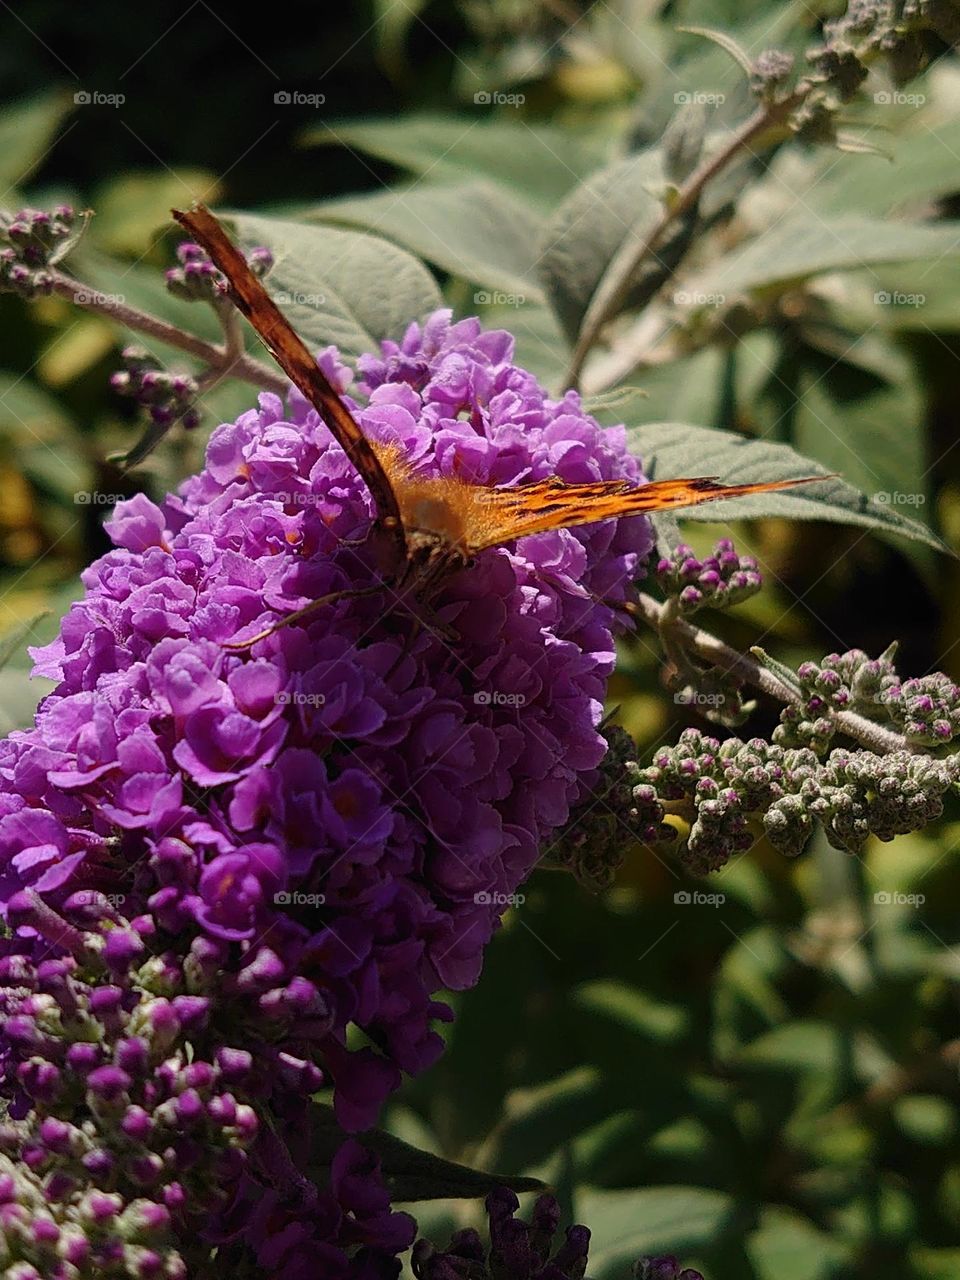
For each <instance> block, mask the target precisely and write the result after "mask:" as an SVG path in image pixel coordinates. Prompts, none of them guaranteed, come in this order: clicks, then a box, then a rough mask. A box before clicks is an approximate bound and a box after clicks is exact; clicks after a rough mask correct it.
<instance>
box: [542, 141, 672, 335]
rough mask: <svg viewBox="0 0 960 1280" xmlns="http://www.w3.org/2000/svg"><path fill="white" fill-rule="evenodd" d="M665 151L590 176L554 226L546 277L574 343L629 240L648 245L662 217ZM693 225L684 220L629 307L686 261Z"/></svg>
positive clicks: (546, 235)
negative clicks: (657, 192) (655, 190)
mask: <svg viewBox="0 0 960 1280" xmlns="http://www.w3.org/2000/svg"><path fill="white" fill-rule="evenodd" d="M662 176H663V171H662V167H661V158H660V153H659V151H644V152H641V153H640V154H639V155H635V156H630V157H629V159H626V160H620V161H618V162H617V163H616V164H613V165H610V166H609V167H608V168H606V169H602V170H601V171H600V172H599V173H595V174H591V176H590V177H589V178H588V179H587V181H586V182H584V183H582V184H581V185H580V186H579V187H578V188H577V189H576V190H575V191H574V192H573V193H572V194H571V195H570V196H569V197H568V198H567V199H566V200H565V201H564V202H563V204H562V205H561V206H560V207H559V209H557V211H556V213H555V214H554V216H553V217H552V218H551V219H550V221H549V222H548V223H547V225H546V227H545V229H544V232H543V239H542V243H541V246H540V257H539V271H540V276H541V279H542V280H543V283H544V285H545V286H546V289H547V293H548V294H549V296H550V300H551V302H552V304H553V307H554V310H555V311H556V313H557V317H558V318H559V320H560V324H561V326H562V327H563V330H564V332H565V333H566V335H567V337H568V338H569V339H570V340H571V341H573V340H574V339H575V338H576V336H577V333H578V332H579V329H580V324H581V322H582V320H583V317H584V314H585V312H586V310H587V307H588V306H589V305H590V300H591V299H592V298H593V296H594V293H595V291H596V288H597V285H598V284H599V283H600V280H601V279H602V277H603V275H604V272H605V271H606V269H607V267H608V266H609V265H610V263H611V261H612V260H613V259H614V258H615V257H616V255H617V253H618V251H619V250H620V249H621V248H622V247H623V245H624V244H625V242H627V241H628V240H630V241H633V240H638V241H639V240H642V239H643V238H644V236H645V235H646V233H647V231H648V230H650V229H652V227H653V226H654V224H655V223H656V222H657V219H658V218H659V217H660V213H661V204H660V201H659V200H657V199H656V198H655V197H654V196H653V195H651V194H650V187H651V185H652V184H655V183H656V182H657V181H658V180H660V181H662ZM691 232H692V222H691V220H689V219H687V220H684V221H683V222H682V224H681V226H680V227H679V229H676V230H675V231H674V233H673V234H672V235H671V236H670V237H669V239H668V240H667V241H666V242H665V243H664V244H662V245H661V246H660V247H659V248H658V250H657V252H656V254H655V255H651V256H650V257H649V259H648V260H647V261H646V262H645V263H643V264H641V266H640V267H639V269H638V271H637V272H636V274H635V276H634V277H633V279H632V281H631V287H630V293H629V294H628V296H627V297H625V299H624V302H623V307H624V308H630V307H640V306H642V305H643V304H644V303H645V302H647V301H649V299H650V298H651V297H652V296H653V294H654V293H656V291H657V290H658V289H659V288H660V286H661V285H662V284H663V282H664V280H666V279H667V278H668V277H669V276H670V274H671V272H672V271H673V269H674V267H675V266H676V264H677V263H678V262H679V261H680V259H681V258H682V257H683V254H684V253H685V252H686V249H687V246H688V244H689V242H690V235H691Z"/></svg>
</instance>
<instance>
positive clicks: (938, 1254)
mask: <svg viewBox="0 0 960 1280" xmlns="http://www.w3.org/2000/svg"><path fill="white" fill-rule="evenodd" d="M910 1264H911V1266H912V1267H913V1268H914V1269H915V1274H916V1276H917V1280H956V1278H957V1276H958V1275H960V1249H924V1248H917V1249H916V1250H912V1251H911V1253H910Z"/></svg>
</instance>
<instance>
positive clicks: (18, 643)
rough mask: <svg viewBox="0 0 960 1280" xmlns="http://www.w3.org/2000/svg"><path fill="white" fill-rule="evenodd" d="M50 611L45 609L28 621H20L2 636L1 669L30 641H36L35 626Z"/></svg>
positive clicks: (0, 647)
mask: <svg viewBox="0 0 960 1280" xmlns="http://www.w3.org/2000/svg"><path fill="white" fill-rule="evenodd" d="M48 613H49V610H47V609H44V610H43V612H42V613H37V614H35V615H34V616H33V617H32V618H30V619H29V620H28V621H27V622H21V623H19V624H18V625H17V626H15V627H14V628H13V629H12V631H8V632H6V633H5V634H4V635H3V636H0V671H2V670H3V669H4V668H5V667H6V666H7V664H8V663H9V662H11V661H12V660H13V659H14V658H15V657H16V655H17V654H19V653H20V652H21V650H23V648H24V646H25V645H26V644H27V643H28V642H30V643H34V644H35V643H36V640H35V639H34V636H33V632H34V628H35V627H36V625H37V623H38V622H41V621H42V620H43V619H44V618H46V617H47V616H48Z"/></svg>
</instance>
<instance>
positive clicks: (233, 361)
mask: <svg viewBox="0 0 960 1280" xmlns="http://www.w3.org/2000/svg"><path fill="white" fill-rule="evenodd" d="M50 274H51V275H52V276H53V292H54V293H55V294H57V295H58V297H61V298H66V300H67V301H68V302H72V303H73V304H74V306H77V307H82V308H83V309H84V310H85V311H95V312H97V313H98V314H99V315H104V316H109V317H110V319H111V320H116V321H117V323H118V324H122V325H124V326H125V327H126V328H128V329H133V330H134V331H135V332H137V333H146V334H149V336H150V337H152V338H156V339H157V341H158V342H166V343H167V344H168V345H169V346H171V347H177V348H178V349H179V350H180V351H185V352H187V354H188V355H191V356H195V357H196V358H197V359H198V360H202V361H203V362H204V364H205V365H206V366H207V368H208V369H209V370H211V371H213V372H214V373H215V374H216V379H215V380H216V381H219V380H220V378H221V377H226V376H227V375H228V374H229V375H230V376H231V377H234V378H239V379H240V380H241V381H242V382H248V383H251V384H252V385H253V386H255V387H261V388H262V389H264V390H266V391H276V392H278V393H279V394H281V395H283V394H285V393H286V391H287V390H288V383H287V379H286V378H285V377H284V376H283V375H282V374H281V373H278V372H276V371H275V370H274V369H271V368H270V366H269V365H266V364H263V363H261V361H259V360H255V359H254V358H253V356H249V355H247V354H246V352H245V351H244V350H243V345H242V340H240V339H238V341H237V343H235V342H233V341H232V335H231V334H230V333H229V331H228V337H227V341H226V342H225V344H224V345H223V346H218V345H217V344H216V343H213V342H206V341H205V340H204V339H203V338H198V337H197V335H196V334H195V333H187V332H186V331H185V330H183V329H179V328H178V327H177V326H176V325H173V324H169V323H168V322H167V321H166V320H160V319H159V318H158V317H157V316H152V315H150V314H149V313H148V312H146V311H141V310H139V308H137V307H130V306H128V305H127V304H126V303H125V302H118V301H117V300H116V298H113V297H112V296H111V295H110V294H104V293H101V292H100V291H99V290H97V289H94V288H93V286H92V285H88V284H84V283H83V282H82V281H80V280H75V279H74V278H73V276H68V275H66V274H65V273H64V272H62V271H53V272H51V273H50ZM236 332H237V334H239V328H238V329H237V331H236ZM211 385H212V384H211Z"/></svg>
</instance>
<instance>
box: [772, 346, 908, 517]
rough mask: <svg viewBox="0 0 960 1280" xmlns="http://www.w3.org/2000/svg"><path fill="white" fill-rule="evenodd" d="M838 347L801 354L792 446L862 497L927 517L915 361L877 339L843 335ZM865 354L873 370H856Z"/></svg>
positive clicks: (859, 368)
mask: <svg viewBox="0 0 960 1280" xmlns="http://www.w3.org/2000/svg"><path fill="white" fill-rule="evenodd" d="M839 345H840V347H841V349H842V350H841V351H840V352H837V353H834V352H832V351H829V350H824V351H822V352H809V353H806V358H805V359H804V361H803V364H802V367H801V370H800V382H799V386H798V392H799V396H798V402H797V406H796V412H795V415H794V420H793V432H792V437H791V438H792V440H793V443H794V444H795V446H796V448H797V449H798V450H799V452H800V453H803V454H806V455H807V456H810V457H814V458H816V459H817V461H818V462H820V463H822V464H823V465H824V466H825V467H827V468H829V470H831V471H839V472H840V473H841V474H842V475H844V476H845V477H846V478H847V479H848V480H849V481H850V482H851V484H855V485H856V486H857V487H858V488H860V489H862V490H863V491H864V492H866V493H869V494H871V495H874V496H875V495H878V494H880V495H883V496H882V497H880V498H879V499H878V500H879V501H881V502H884V501H888V502H891V503H893V504H896V505H899V506H900V507H901V509H902V510H904V511H906V512H907V513H909V514H912V515H914V516H917V517H919V516H921V515H926V512H927V507H926V501H927V488H928V480H927V469H928V467H927V458H926V442H925V440H924V417H925V405H924V396H923V392H922V389H921V387H920V386H919V381H918V378H917V373H916V368H915V364H914V362H913V361H912V360H910V359H908V358H907V357H906V356H905V355H904V354H903V352H902V351H900V350H898V349H897V348H896V347H894V346H893V344H892V343H891V342H889V341H883V340H882V339H879V338H878V337H877V336H876V335H867V336H864V337H859V338H858V337H855V336H854V335H852V334H847V333H843V334H841V335H839ZM871 348H872V349H873V350H872V354H873V355H875V356H876V357H877V358H878V359H877V364H875V365H874V368H873V369H872V370H868V369H865V368H864V367H862V365H861V366H859V367H858V365H857V364H855V363H854V362H856V361H857V360H858V355H859V354H861V353H862V355H863V358H864V360H866V359H867V358H868V355H869V354H870V349H871ZM841 354H842V356H843V358H842V359H841V358H839V357H840V356H841ZM880 369H882V370H883V372H882V373H881V372H879V370H880Z"/></svg>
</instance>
